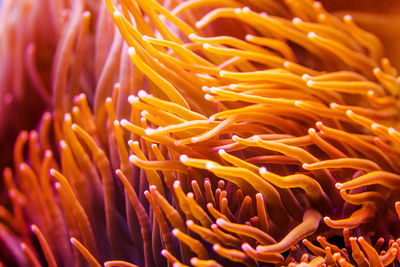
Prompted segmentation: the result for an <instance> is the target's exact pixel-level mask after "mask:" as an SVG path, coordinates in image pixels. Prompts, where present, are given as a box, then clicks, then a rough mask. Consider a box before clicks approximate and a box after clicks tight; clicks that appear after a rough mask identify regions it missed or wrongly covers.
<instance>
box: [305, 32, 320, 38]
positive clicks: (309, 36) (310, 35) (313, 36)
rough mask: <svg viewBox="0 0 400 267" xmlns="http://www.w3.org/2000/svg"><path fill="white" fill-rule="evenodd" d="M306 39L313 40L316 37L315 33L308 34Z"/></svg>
mask: <svg viewBox="0 0 400 267" xmlns="http://www.w3.org/2000/svg"><path fill="white" fill-rule="evenodd" d="M307 37H308V38H310V39H315V38H317V37H318V36H317V34H316V33H315V32H309V33H308V34H307Z"/></svg>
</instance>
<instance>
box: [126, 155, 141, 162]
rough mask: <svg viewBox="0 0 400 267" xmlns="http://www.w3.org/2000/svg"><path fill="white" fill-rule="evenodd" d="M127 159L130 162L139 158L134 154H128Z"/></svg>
mask: <svg viewBox="0 0 400 267" xmlns="http://www.w3.org/2000/svg"><path fill="white" fill-rule="evenodd" d="M128 159H129V161H130V162H131V163H135V162H137V161H138V160H139V158H138V157H137V156H136V155H130V156H129V158H128Z"/></svg>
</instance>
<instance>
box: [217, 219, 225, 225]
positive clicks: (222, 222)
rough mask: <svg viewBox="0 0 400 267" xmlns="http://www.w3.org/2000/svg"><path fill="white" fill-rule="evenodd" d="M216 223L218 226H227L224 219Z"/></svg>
mask: <svg viewBox="0 0 400 267" xmlns="http://www.w3.org/2000/svg"><path fill="white" fill-rule="evenodd" d="M215 222H216V224H217V225H218V226H221V225H224V224H226V221H225V220H224V219H222V218H218V219H217V220H216V221H215Z"/></svg>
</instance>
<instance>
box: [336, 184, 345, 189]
mask: <svg viewBox="0 0 400 267" xmlns="http://www.w3.org/2000/svg"><path fill="white" fill-rule="evenodd" d="M335 187H336V188H337V189H339V190H341V189H344V185H343V184H341V183H336V184H335Z"/></svg>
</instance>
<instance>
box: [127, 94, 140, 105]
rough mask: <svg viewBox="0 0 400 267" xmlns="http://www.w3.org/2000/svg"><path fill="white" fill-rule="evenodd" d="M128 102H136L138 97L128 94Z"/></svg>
mask: <svg viewBox="0 0 400 267" xmlns="http://www.w3.org/2000/svg"><path fill="white" fill-rule="evenodd" d="M128 102H129V104H133V103H138V102H139V98H138V97H137V96H134V95H130V96H128Z"/></svg>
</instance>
